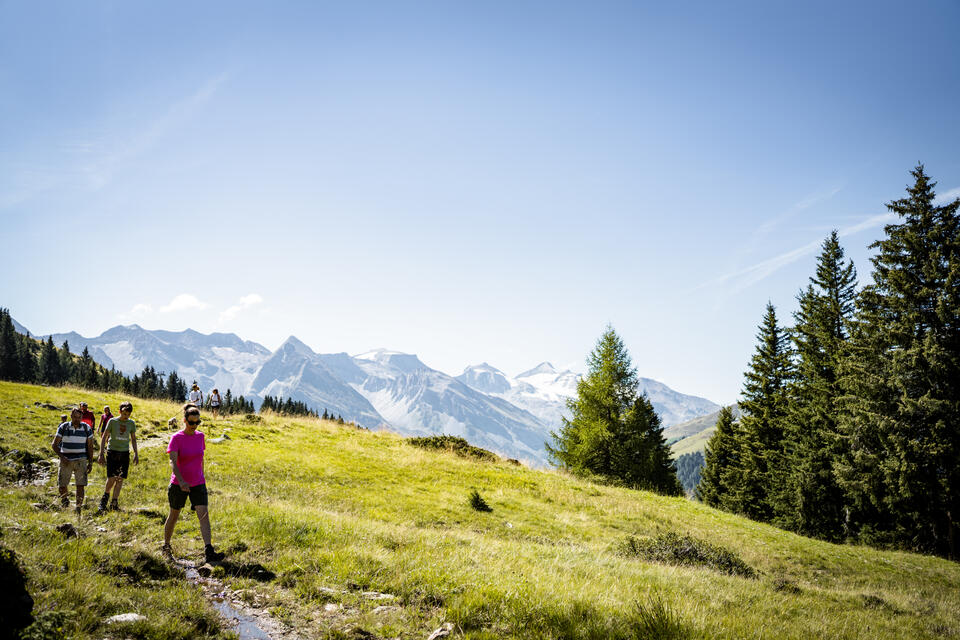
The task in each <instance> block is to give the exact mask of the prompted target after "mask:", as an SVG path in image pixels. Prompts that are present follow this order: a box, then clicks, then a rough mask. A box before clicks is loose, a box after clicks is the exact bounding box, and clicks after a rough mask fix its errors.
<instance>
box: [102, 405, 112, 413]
mask: <svg viewBox="0 0 960 640" xmlns="http://www.w3.org/2000/svg"><path fill="white" fill-rule="evenodd" d="M108 411H110V406H109V405H103V412H104V413H107V412H108Z"/></svg>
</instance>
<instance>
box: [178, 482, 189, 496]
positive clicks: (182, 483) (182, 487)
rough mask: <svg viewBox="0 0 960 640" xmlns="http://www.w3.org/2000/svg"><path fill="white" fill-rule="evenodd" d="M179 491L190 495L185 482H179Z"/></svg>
mask: <svg viewBox="0 0 960 640" xmlns="http://www.w3.org/2000/svg"><path fill="white" fill-rule="evenodd" d="M180 491H183V492H184V493H190V483H189V482H187V481H186V480H181V481H180Z"/></svg>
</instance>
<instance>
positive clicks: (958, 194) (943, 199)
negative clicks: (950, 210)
mask: <svg viewBox="0 0 960 640" xmlns="http://www.w3.org/2000/svg"><path fill="white" fill-rule="evenodd" d="M957 198H960V187H957V188H956V189H950V191H946V192H944V193H941V194H940V195H938V196H937V198H936V200H934V203H935V204H938V205H944V204H947V203H949V202H953V201H954V200H956V199H957Z"/></svg>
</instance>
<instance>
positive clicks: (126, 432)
mask: <svg viewBox="0 0 960 640" xmlns="http://www.w3.org/2000/svg"><path fill="white" fill-rule="evenodd" d="M106 431H107V433H109V434H110V442H109V443H108V444H107V448H108V449H110V451H130V435H131V434H133V433H136V432H137V425H136V423H135V422H134V421H133V420H121V419H120V418H111V419H110V422H108V423H107V429H106Z"/></svg>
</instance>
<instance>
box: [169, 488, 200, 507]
mask: <svg viewBox="0 0 960 640" xmlns="http://www.w3.org/2000/svg"><path fill="white" fill-rule="evenodd" d="M187 496H190V508H191V509H194V510H196V508H197V507H205V506H207V485H205V484H198V485H197V486H195V487H190V493H187V492H186V491H184V490H183V489H181V488H180V485H178V484H171V485H170V486H169V487H167V502H169V503H170V508H171V509H176V510H177V511H179V510H180V509H183V507H184V505H186V504H187Z"/></svg>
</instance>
